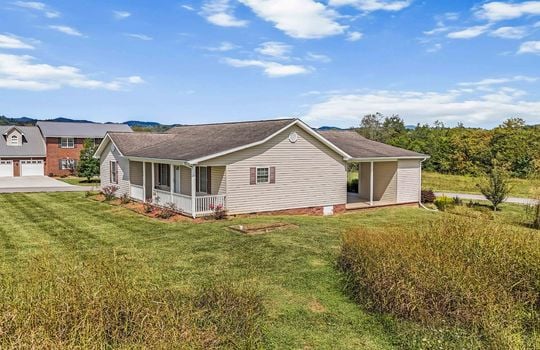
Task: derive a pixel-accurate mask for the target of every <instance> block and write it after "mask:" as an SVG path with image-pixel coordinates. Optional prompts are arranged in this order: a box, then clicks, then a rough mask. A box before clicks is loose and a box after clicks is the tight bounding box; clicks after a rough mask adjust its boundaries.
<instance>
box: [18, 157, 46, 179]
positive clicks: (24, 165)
mask: <svg viewBox="0 0 540 350" xmlns="http://www.w3.org/2000/svg"><path fill="white" fill-rule="evenodd" d="M43 174H44V171H43V161H42V160H21V176H43Z"/></svg>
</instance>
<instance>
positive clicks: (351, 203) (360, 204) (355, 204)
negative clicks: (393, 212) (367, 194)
mask: <svg viewBox="0 0 540 350" xmlns="http://www.w3.org/2000/svg"><path fill="white" fill-rule="evenodd" d="M393 204H396V203H395V202H391V201H373V205H369V199H365V198H361V197H360V196H359V195H358V193H353V192H347V204H345V209H367V208H376V207H384V206H387V205H393Z"/></svg>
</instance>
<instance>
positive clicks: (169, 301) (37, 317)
mask: <svg viewBox="0 0 540 350" xmlns="http://www.w3.org/2000/svg"><path fill="white" fill-rule="evenodd" d="M2 271H3V272H2V273H0V279H1V280H0V348H2V349H30V348H40V349H42V348H50V349H58V348H80V349H103V348H152V349H173V348H174V349H181V348H189V349H218V348H219V349H222V348H235V349H238V348H257V347H260V342H261V339H262V328H261V327H262V326H261V323H262V317H263V315H264V309H263V306H262V301H261V298H260V297H259V296H258V294H257V293H255V292H254V291H253V290H251V289H249V288H245V287H242V286H234V285H232V286H231V285H225V284H210V285H208V286H204V287H200V288H197V289H195V290H194V291H192V292H189V293H186V292H179V291H175V290H172V289H164V288H160V287H159V286H157V285H154V284H151V283H149V282H142V281H138V282H137V281H135V280H133V279H131V278H130V277H129V275H128V274H126V273H125V272H124V271H123V269H122V267H121V266H120V265H119V264H118V263H117V262H115V261H114V260H113V261H104V260H98V261H94V262H92V263H68V262H66V261H65V260H61V261H59V260H56V259H53V258H50V257H47V256H43V257H40V258H36V259H33V260H32V261H31V262H29V263H28V265H27V266H25V267H24V268H22V269H12V270H10V269H9V268H8V269H6V268H4V269H2Z"/></svg>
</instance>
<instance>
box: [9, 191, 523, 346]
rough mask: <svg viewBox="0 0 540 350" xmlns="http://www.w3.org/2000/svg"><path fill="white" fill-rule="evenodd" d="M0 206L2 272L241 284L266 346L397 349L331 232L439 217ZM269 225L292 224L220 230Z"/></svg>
mask: <svg viewBox="0 0 540 350" xmlns="http://www.w3.org/2000/svg"><path fill="white" fill-rule="evenodd" d="M0 208H1V210H0V222H1V223H2V225H0V245H1V246H2V249H0V264H2V265H3V266H4V267H9V268H13V269H18V268H19V266H22V264H23V263H25V262H28V260H29V259H30V258H31V257H33V256H35V255H38V254H41V253H47V254H50V255H51V256H53V257H55V258H57V259H68V258H69V259H75V260H77V261H86V260H92V259H95V257H96V256H99V257H101V258H105V259H107V258H110V259H112V258H113V256H114V257H120V258H121V259H122V261H123V264H124V265H125V268H126V269H127V270H128V272H129V274H130V276H132V277H133V278H138V277H140V274H149V273H148V271H153V272H152V273H151V274H150V276H148V275H145V278H150V279H152V280H153V282H154V283H156V284H158V285H161V286H164V287H165V286H167V287H172V288H178V289H180V290H182V289H190V288H193V287H194V286H199V285H202V284H204V283H205V282H207V281H211V280H212V281H215V280H217V281H235V282H241V283H246V284H248V285H250V286H252V287H253V288H255V289H257V290H258V291H259V292H260V293H261V294H262V296H263V300H264V304H265V307H266V310H267V315H266V316H265V321H264V339H263V347H264V348H275V349H285V348H287V349H290V348H294V349H397V348H401V346H400V345H399V344H401V343H400V334H399V332H397V331H396V327H395V323H393V322H394V321H389V319H388V317H382V316H377V315H373V314H370V313H367V312H365V311H363V310H362V309H361V308H360V307H359V306H358V305H357V304H355V303H354V302H353V301H351V300H350V299H349V297H348V296H347V294H346V293H345V292H344V291H343V284H342V281H341V276H340V274H339V273H338V272H337V270H336V267H335V264H336V257H337V254H338V249H339V245H340V235H341V233H342V232H345V231H346V230H348V229H351V228H354V227H358V226H366V227H391V226H394V225H395V226H400V225H416V224H417V223H418V222H419V221H426V220H431V219H433V218H435V217H436V216H437V215H441V214H438V213H433V212H429V211H426V210H422V209H416V208H386V209H379V210H373V211H364V212H356V213H349V214H344V215H340V216H334V217H309V216H259V217H249V218H235V219H231V220H228V221H218V222H203V223H192V222H191V221H181V222H176V223H165V222H161V221H158V220H155V219H150V218H147V217H144V216H142V215H139V214H136V213H134V212H132V211H129V210H127V209H124V208H121V207H118V206H111V205H109V204H106V203H99V202H96V201H93V200H91V199H87V198H84V194H82V193H50V194H45V193H39V194H4V195H0ZM504 208H512V209H511V210H507V211H506V214H505V215H508V216H509V218H510V219H509V220H513V218H514V217H517V215H520V214H519V212H518V209H516V208H518V207H517V206H515V207H514V206H509V205H506V207H505V206H503V209H504ZM514 211H516V213H515V215H514V214H513V212H514ZM503 212H505V211H504V210H503ZM269 222H287V223H292V224H295V225H297V226H298V228H293V229H287V230H283V231H276V232H272V233H269V234H263V235H256V236H246V235H242V234H239V233H236V232H233V231H231V230H229V229H228V228H227V226H229V225H233V224H242V223H244V224H246V223H269ZM0 266H1V265H0ZM144 271H146V272H144ZM402 336H403V335H401V337H402Z"/></svg>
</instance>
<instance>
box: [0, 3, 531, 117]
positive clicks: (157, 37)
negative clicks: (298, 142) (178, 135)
mask: <svg viewBox="0 0 540 350" xmlns="http://www.w3.org/2000/svg"><path fill="white" fill-rule="evenodd" d="M539 87H540V1H525V2H523V1H521V2H518V1H497V2H493V1H491V2H490V1H484V2H482V1H435V0H432V1H419V0H325V1H316V0H208V1H200V2H199V1H182V0H179V1H159V0H158V1H143V0H140V1H133V0H132V1H74V0H70V1H53V0H48V1H46V2H37V1H36V2H34V1H17V0H13V1H3V0H2V1H0V114H5V115H7V116H10V117H22V116H31V117H37V118H54V117H60V116H62V117H71V118H77V119H90V120H95V121H126V120H152V121H158V122H162V123H203V122H220V121H231V120H253V119H269V118H280V117H290V116H294V117H300V118H302V119H303V120H305V121H307V122H308V123H309V124H311V125H313V126H322V125H335V126H341V127H348V126H353V125H357V124H358V123H359V121H360V119H361V117H362V116H363V115H365V114H367V113H374V112H381V113H383V114H387V115H391V114H399V115H400V116H401V117H402V118H404V120H405V122H406V123H407V124H416V123H431V122H433V121H435V120H442V121H444V122H445V123H447V124H450V125H453V124H456V123H457V122H463V123H465V124H466V125H469V126H483V127H492V126H495V125H497V124H500V122H501V121H503V120H504V119H506V118H509V117H513V116H519V117H522V118H524V119H525V120H526V121H527V122H529V123H540V90H539Z"/></svg>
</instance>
